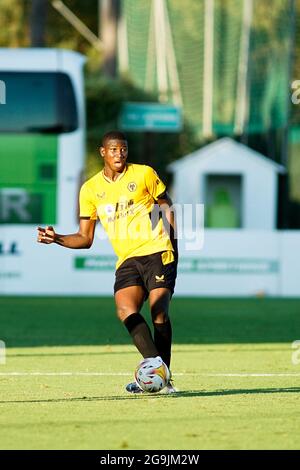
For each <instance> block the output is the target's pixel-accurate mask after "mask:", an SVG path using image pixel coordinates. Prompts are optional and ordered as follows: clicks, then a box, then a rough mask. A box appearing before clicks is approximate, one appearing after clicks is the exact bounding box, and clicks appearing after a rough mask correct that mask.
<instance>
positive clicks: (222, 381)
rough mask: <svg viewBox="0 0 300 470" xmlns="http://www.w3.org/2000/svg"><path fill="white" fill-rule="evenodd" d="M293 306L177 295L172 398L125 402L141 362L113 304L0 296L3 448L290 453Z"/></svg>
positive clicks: (297, 437)
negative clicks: (3, 350) (3, 355)
mask: <svg viewBox="0 0 300 470" xmlns="http://www.w3.org/2000/svg"><path fill="white" fill-rule="evenodd" d="M299 311H300V300H297V299H290V300H283V299H184V298H175V299H174V300H173V301H172V304H171V316H172V319H173V329H174V347H173V360H172V371H173V375H174V380H175V385H176V387H177V388H178V389H179V392H178V393H177V394H174V395H161V394H153V395H150V394H149V395H148V394H144V395H140V396H131V395H129V394H127V393H126V391H125V390H124V386H125V385H126V383H128V381H131V380H132V378H133V370H134V368H135V366H136V364H137V363H138V361H139V360H140V358H139V355H138V353H137V352H136V351H135V348H134V347H133V346H132V345H131V344H130V339H129V337H128V334H127V332H126V330H125V329H124V328H123V327H122V325H121V324H120V323H119V321H118V320H117V319H116V317H115V313H114V304H113V299H112V298H29V297H22V298H20V297H17V298H12V297H2V298H1V299H0V339H1V340H2V341H4V342H5V344H6V363H5V364H0V448H1V449H105V450H108V449H109V450H110V449H122V450H126V449H146V450H147V449H171V450H173V449H176V450H177V449H178V450H179V449H198V450H200V449H299V448H300V427H299V422H300V406H299V397H300V364H298V365H297V364H293V363H292V354H293V353H294V354H295V350H294V349H292V342H293V341H295V340H298V339H299V340H300V316H299ZM144 313H145V315H146V316H147V318H149V313H148V310H147V308H146V309H145V310H144ZM297 357H300V354H299V355H298V356H297Z"/></svg>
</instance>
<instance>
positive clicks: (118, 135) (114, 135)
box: [101, 131, 127, 147]
mask: <svg viewBox="0 0 300 470" xmlns="http://www.w3.org/2000/svg"><path fill="white" fill-rule="evenodd" d="M109 140H125V141H126V142H127V137H126V135H125V134H124V132H120V131H109V132H107V133H106V134H104V136H103V137H102V141H101V146H102V147H104V146H105V144H106V143H107V142H108V141H109Z"/></svg>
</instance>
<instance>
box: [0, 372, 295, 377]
mask: <svg viewBox="0 0 300 470" xmlns="http://www.w3.org/2000/svg"><path fill="white" fill-rule="evenodd" d="M128 375H132V372H0V377H27V376H39V377H46V376H53V377H75V376H78V377H80V376H86V377H110V376H111V377H114V376H128ZM173 376H177V377H180V376H194V377H300V373H289V372H282V373H281V372H278V373H249V374H248V373H209V374H204V373H198V372H184V373H183V372H181V373H174V374H173Z"/></svg>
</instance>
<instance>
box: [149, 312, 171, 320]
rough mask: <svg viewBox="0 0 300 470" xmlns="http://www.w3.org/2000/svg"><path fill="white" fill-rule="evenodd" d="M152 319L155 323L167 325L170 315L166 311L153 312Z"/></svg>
mask: <svg viewBox="0 0 300 470" xmlns="http://www.w3.org/2000/svg"><path fill="white" fill-rule="evenodd" d="M151 317H152V322H153V323H167V321H168V320H169V315H168V313H167V312H165V311H157V310H155V309H153V310H151Z"/></svg>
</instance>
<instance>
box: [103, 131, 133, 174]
mask: <svg viewBox="0 0 300 470" xmlns="http://www.w3.org/2000/svg"><path fill="white" fill-rule="evenodd" d="M100 154H101V156H102V157H103V159H104V164H105V166H106V167H108V168H110V170H111V171H116V172H118V173H120V172H122V171H123V170H124V167H125V164H126V159H127V156H128V146H127V142H126V140H118V139H113V140H108V141H106V142H105V145H104V147H100Z"/></svg>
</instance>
